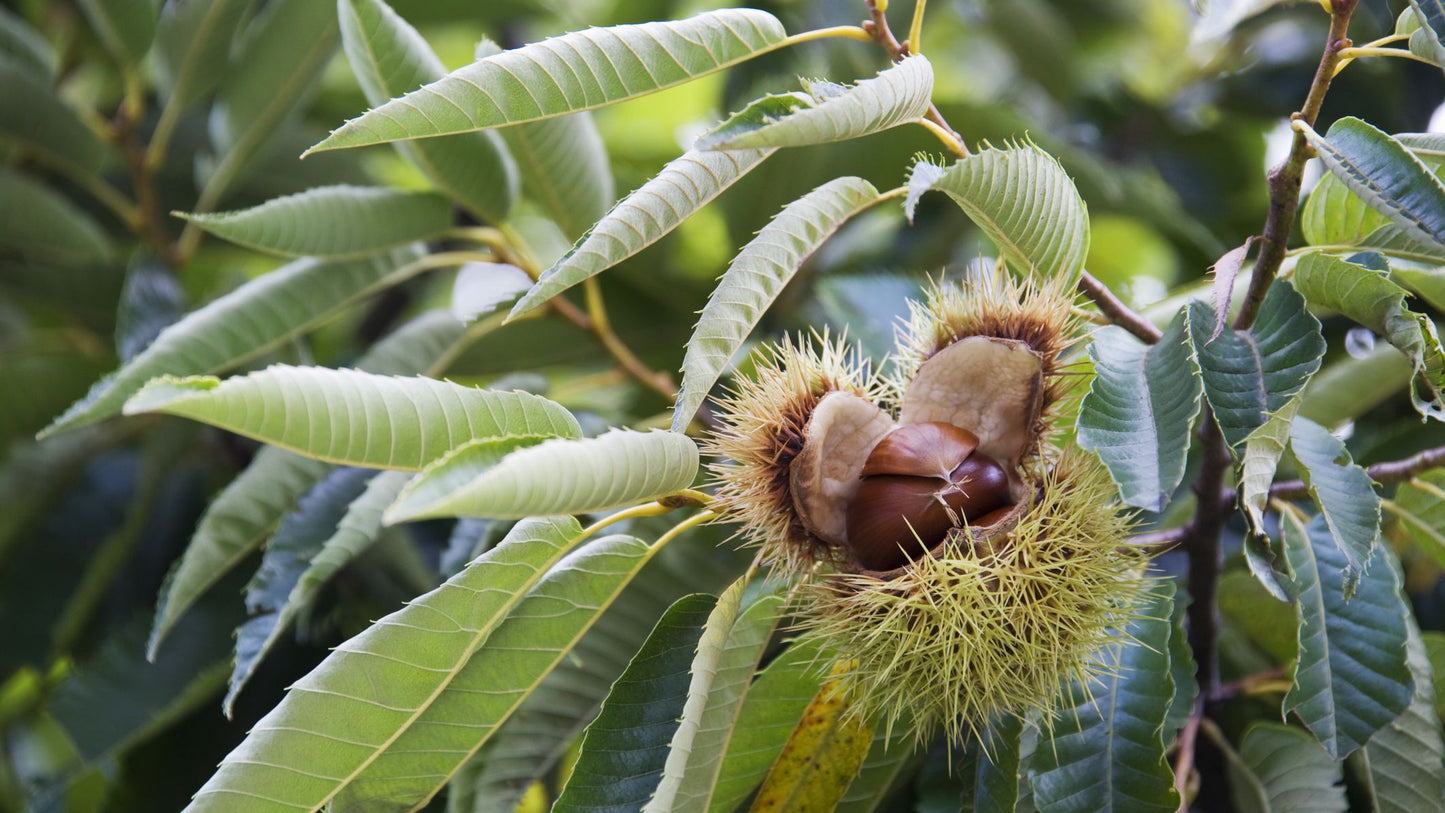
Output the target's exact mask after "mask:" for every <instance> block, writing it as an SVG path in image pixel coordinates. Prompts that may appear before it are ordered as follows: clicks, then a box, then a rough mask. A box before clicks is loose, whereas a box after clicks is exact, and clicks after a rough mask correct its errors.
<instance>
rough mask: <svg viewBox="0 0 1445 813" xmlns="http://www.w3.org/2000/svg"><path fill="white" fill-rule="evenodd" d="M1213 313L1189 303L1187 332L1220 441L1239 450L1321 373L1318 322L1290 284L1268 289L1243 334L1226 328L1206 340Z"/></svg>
mask: <svg viewBox="0 0 1445 813" xmlns="http://www.w3.org/2000/svg"><path fill="white" fill-rule="evenodd" d="M1214 326H1215V314H1214V313H1213V309H1212V308H1211V307H1210V306H1209V305H1208V304H1206V303H1204V302H1201V301H1198V300H1195V301H1194V302H1191V303H1190V304H1189V333H1190V337H1191V339H1192V341H1193V343H1194V351H1195V353H1196V354H1197V356H1198V359H1199V370H1200V373H1201V377H1202V379H1203V382H1204V397H1205V398H1206V399H1208V401H1209V406H1210V408H1211V409H1212V410H1213V413H1214V418H1215V420H1216V421H1218V422H1219V428H1220V430H1221V432H1222V433H1223V434H1224V439H1225V440H1226V441H1228V442H1229V444H1230V445H1231V446H1234V447H1236V448H1238V447H1239V446H1240V445H1241V444H1243V443H1244V442H1245V439H1246V438H1247V437H1248V436H1249V435H1250V433H1252V432H1254V431H1255V430H1256V429H1258V428H1259V427H1260V426H1262V425H1263V424H1264V422H1265V421H1266V420H1267V418H1268V416H1270V415H1272V414H1274V413H1276V412H1278V411H1279V410H1280V409H1282V408H1283V407H1284V406H1285V404H1286V403H1287V402H1288V401H1289V400H1290V399H1291V398H1292V397H1293V396H1294V395H1295V394H1296V393H1298V392H1299V391H1300V390H1301V389H1303V388H1304V385H1305V382H1306V381H1308V380H1309V377H1310V376H1311V375H1313V374H1314V372H1315V371H1316V370H1318V369H1319V368H1320V359H1321V358H1322V357H1323V356H1324V353H1325V340H1324V337H1323V336H1322V335H1321V334H1320V322H1319V320H1318V319H1316V318H1315V317H1314V316H1311V315H1310V313H1309V311H1307V310H1305V299H1304V297H1302V296H1300V295H1299V294H1298V293H1297V292H1296V291H1295V290H1294V288H1292V287H1291V286H1290V285H1289V284H1288V283H1285V282H1276V283H1275V284H1274V285H1271V286H1270V289H1269V292H1268V293H1267V294H1266V295H1265V298H1264V302H1263V303H1262V304H1261V305H1260V308H1259V314H1258V316H1257V317H1256V318H1255V321H1254V324H1253V325H1252V326H1251V327H1250V329H1249V330H1247V331H1239V330H1233V329H1230V328H1225V329H1223V330H1221V331H1220V332H1219V334H1218V335H1217V336H1214V337H1213V338H1210V332H1211V331H1212V330H1213V328H1214Z"/></svg>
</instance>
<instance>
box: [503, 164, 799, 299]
mask: <svg viewBox="0 0 1445 813" xmlns="http://www.w3.org/2000/svg"><path fill="white" fill-rule="evenodd" d="M772 153H773V151H772V150H735V151H708V150H691V151H689V152H685V153H683V154H682V156H681V157H679V158H677V159H675V160H673V161H672V162H671V163H669V164H668V165H667V166H665V167H663V168H662V171H661V172H659V173H657V175H656V176H654V177H653V178H652V179H651V180H649V181H648V182H647V183H645V184H643V185H642V186H641V187H639V188H638V189H637V190H636V191H634V192H632V193H631V194H630V195H628V196H627V197H625V198H623V199H622V200H621V201H619V202H618V203H617V205H616V206H613V207H612V210H611V211H609V212H608V213H607V215H606V216H605V217H603V218H602V219H601V220H599V221H598V222H597V224H596V225H595V226H593V227H592V230H591V231H590V232H588V234H587V236H586V237H584V238H583V239H582V240H581V241H580V242H579V243H578V244H577V245H576V246H574V247H573V248H572V250H571V251H569V252H567V254H566V255H565V256H563V257H562V259H560V260H558V261H557V263H556V264H555V265H553V266H552V267H551V268H549V269H547V271H546V272H545V273H543V274H542V276H541V277H540V278H539V279H538V280H537V284H536V285H535V286H534V287H533V288H532V290H531V291H528V292H527V295H526V296H524V297H522V300H521V301H520V302H518V303H517V305H516V307H514V308H512V315H511V318H514V319H515V318H516V317H518V316H521V315H522V314H524V313H527V312H529V311H532V310H534V309H536V308H537V307H539V306H540V305H541V304H542V303H544V302H546V301H547V300H549V299H551V298H552V297H554V296H556V295H557V294H559V293H561V292H562V291H565V290H567V289H568V288H570V287H572V286H573V285H576V284H577V283H579V282H582V281H583V280H585V279H588V278H589V277H594V276H596V275H598V274H600V273H602V272H603V271H606V270H607V269H609V268H611V267H612V266H614V265H617V264H618V263H620V262H622V261H623V260H625V259H627V258H628V257H631V256H633V255H634V254H637V253H638V252H639V251H642V250H643V249H644V248H646V247H648V246H650V245H652V244H653V243H656V242H657V241H658V240H661V239H662V238H663V236H665V235H666V234H668V233H669V232H671V231H672V230H673V229H675V228H677V226H678V225H679V224H681V223H682V221H684V220H686V219H687V218H688V217H690V216H692V215H693V214H694V213H695V212H697V210H699V209H701V208H702V207H703V206H704V205H706V204H707V203H708V201H710V200H712V199H713V198H715V197H717V196H718V195H719V194H720V193H721V192H722V191H723V190H724V189H727V188H728V187H729V186H732V185H733V183H734V182H736V181H737V180H738V179H739V178H741V177H742V176H744V175H746V174H747V173H748V171H749V170H751V169H752V168H753V167H755V166H757V165H758V164H760V163H762V161H763V159H764V158H767V157H768V156H769V155H771V154H772Z"/></svg>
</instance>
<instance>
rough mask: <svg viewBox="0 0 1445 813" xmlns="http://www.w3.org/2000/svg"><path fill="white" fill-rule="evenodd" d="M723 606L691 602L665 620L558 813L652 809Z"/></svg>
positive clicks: (616, 694)
mask: <svg viewBox="0 0 1445 813" xmlns="http://www.w3.org/2000/svg"><path fill="white" fill-rule="evenodd" d="M715 601H716V599H714V598H713V597H712V596H708V595H698V594H694V595H691V596H686V597H684V598H681V599H679V600H678V601H677V603H676V604H674V605H672V607H671V608H669V609H668V611H667V612H666V613H665V614H663V616H662V618H661V619H659V620H658V622H657V626H655V627H654V628H653V630H652V634H651V635H650V636H648V638H647V642H646V643H644V644H643V645H642V649H641V651H639V652H638V653H637V655H636V657H634V658H633V659H632V663H631V664H629V665H628V667H627V671H625V672H623V673H622V676H621V677H619V678H618V679H617V682H616V683H614V684H613V686H612V691H611V692H610V693H608V695H607V700H606V701H604V702H603V704H602V711H601V713H600V714H598V715H597V719H596V720H594V721H593V722H592V725H590V726H588V727H587V734H586V736H585V737H584V738H583V740H582V747H581V751H580V752H579V754H578V757H577V762H576V764H575V765H574V766H573V767H572V772H571V775H570V776H569V777H568V779H567V784H566V785H565V786H564V787H563V788H562V793H561V795H560V796H558V798H557V802H556V803H555V804H554V805H553V806H552V810H553V811H556V813H570V812H571V811H617V813H628V812H629V811H636V810H641V809H642V807H643V805H645V804H647V801H648V799H650V798H651V796H652V793H653V791H654V790H655V789H656V788H657V782H658V780H659V779H660V778H661V777H662V767H663V764H664V763H665V762H666V761H667V757H668V752H669V749H668V742H669V740H670V739H671V737H672V735H673V733H674V732H676V731H677V728H678V726H679V724H680V718H681V716H682V712H683V705H684V704H685V703H686V702H687V699H688V683H689V675H688V665H689V664H690V663H691V661H692V658H693V651H694V650H695V649H696V648H697V646H698V639H699V638H700V637H701V636H702V635H703V632H704V624H705V623H706V622H707V618H708V615H709V613H710V611H711V610H712V609H713V605H714V603H715Z"/></svg>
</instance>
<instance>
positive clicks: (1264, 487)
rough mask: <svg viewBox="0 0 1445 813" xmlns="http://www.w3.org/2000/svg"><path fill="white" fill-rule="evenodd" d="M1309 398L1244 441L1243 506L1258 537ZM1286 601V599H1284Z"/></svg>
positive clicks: (1297, 398) (1292, 403)
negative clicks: (1281, 464) (1276, 478)
mask: <svg viewBox="0 0 1445 813" xmlns="http://www.w3.org/2000/svg"><path fill="white" fill-rule="evenodd" d="M1304 400H1305V399H1304V398H1303V397H1302V396H1298V395H1296V396H1295V397H1294V398H1291V399H1290V400H1289V401H1287V402H1286V403H1285V405H1284V406H1282V407H1280V408H1279V409H1278V410H1276V411H1275V412H1273V413H1271V414H1270V415H1269V416H1268V417H1267V418H1266V420H1265V422H1264V423H1263V424H1262V425H1261V426H1260V427H1259V428H1258V429H1256V430H1254V431H1253V432H1251V433H1249V437H1247V438H1245V439H1244V455H1243V457H1242V459H1241V461H1240V473H1239V504H1240V506H1241V507H1242V508H1243V509H1244V513H1245V516H1246V517H1248V518H1249V526H1250V529H1251V530H1253V531H1254V533H1255V534H1262V533H1264V511H1265V507H1266V505H1267V504H1268V503H1269V487H1270V486H1271V485H1272V484H1273V483H1274V475H1275V472H1276V471H1278V470H1279V461H1280V458H1281V457H1283V456H1284V451H1285V449H1286V448H1288V446H1289V438H1290V427H1292V426H1293V425H1294V420H1295V416H1296V415H1298V414H1299V408H1300V404H1301V403H1302V402H1303V401H1304ZM1280 599H1281V600H1283V599H1284V596H1280Z"/></svg>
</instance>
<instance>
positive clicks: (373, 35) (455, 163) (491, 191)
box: [336, 0, 519, 223]
mask: <svg viewBox="0 0 1445 813" xmlns="http://www.w3.org/2000/svg"><path fill="white" fill-rule="evenodd" d="M336 5H337V14H338V15H339V16H340V18H341V44H342V47H343V48H344V49H345V50H346V57H347V59H348V60H350V62H351V69H352V71H353V72H354V73H355V74H356V79H357V81H358V82H360V83H361V89H362V91H363V92H364V93H365V94H366V101H367V102H368V103H370V104H371V105H372V106H373V107H375V106H378V105H381V104H384V103H385V102H386V101H387V100H388V99H390V98H391V97H393V96H398V95H400V94H402V93H406V92H407V91H410V90H415V89H416V88H417V87H419V86H421V85H424V84H426V83H428V82H435V81H436V80H438V79H441V78H442V77H443V76H445V75H446V68H445V67H444V66H443V65H442V61H441V60H440V59H438V58H437V56H436V54H434V53H433V52H432V50H431V46H429V45H427V43H426V40H424V39H422V37H421V35H420V34H418V33H417V32H416V29H415V28H412V27H411V25H410V24H408V23H407V21H406V20H403V19H402V18H401V17H400V15H398V14H397V13H396V12H394V11H392V10H391V7H390V6H388V5H387V4H386V3H385V2H383V0H338V1H337V4H336ZM397 149H398V151H400V152H401V154H402V155H403V156H405V157H406V158H407V160H409V161H411V162H412V163H413V164H415V165H416V166H417V167H418V168H420V169H421V171H422V172H423V173H424V174H425V175H426V176H427V179H428V180H430V181H431V182H432V183H433V184H435V185H436V187H437V188H438V189H440V190H442V191H443V192H445V193H446V194H447V195H448V196H449V197H451V198H453V199H454V200H456V201H457V202H458V203H460V204H461V205H463V206H465V207H467V208H468V209H470V210H471V211H472V212H473V213H475V214H476V215H477V216H479V217H480V218H482V219H483V220H485V221H487V222H491V223H500V222H502V221H503V220H505V219H506V218H507V215H508V214H509V213H510V212H511V210H512V204H513V203H514V202H515V201H516V199H517V194H518V185H519V181H518V175H517V165H516V162H514V161H513V160H512V157H511V155H510V154H508V152H507V145H506V144H504V143H503V142H502V137H501V136H500V135H499V134H497V133H477V134H472V135H466V134H458V135H454V136H447V137H443V138H431V139H426V140H423V141H417V142H415V143H411V144H398V145H397Z"/></svg>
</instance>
